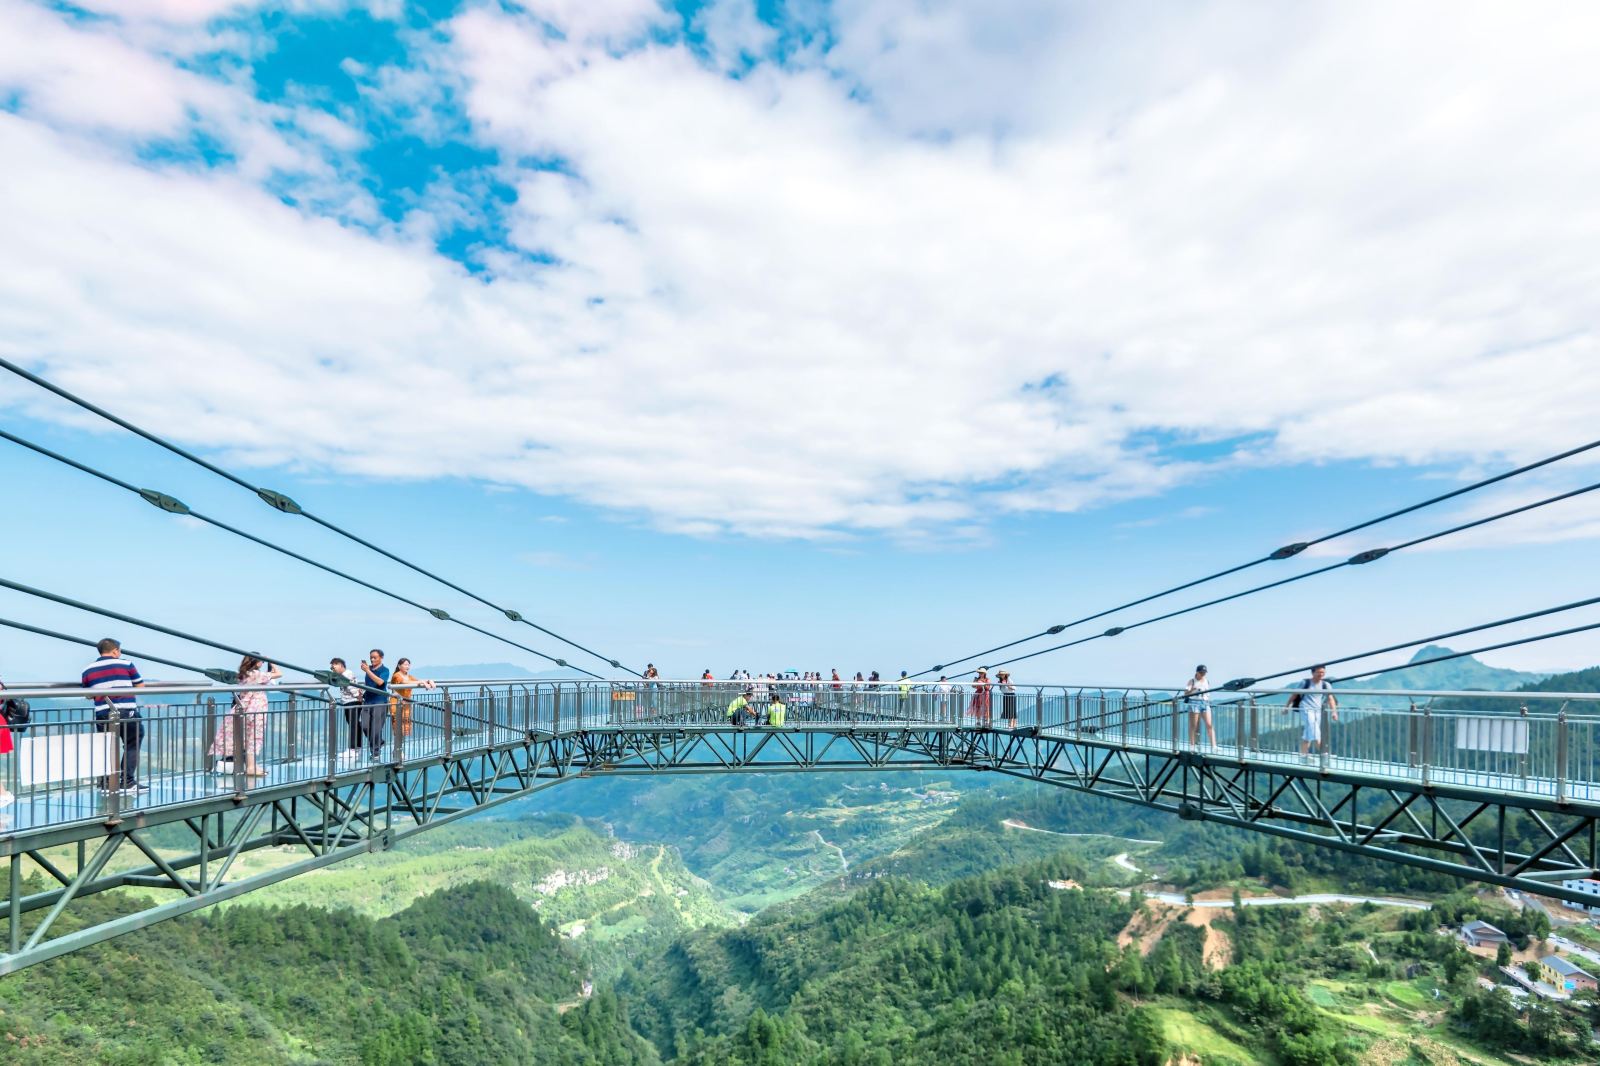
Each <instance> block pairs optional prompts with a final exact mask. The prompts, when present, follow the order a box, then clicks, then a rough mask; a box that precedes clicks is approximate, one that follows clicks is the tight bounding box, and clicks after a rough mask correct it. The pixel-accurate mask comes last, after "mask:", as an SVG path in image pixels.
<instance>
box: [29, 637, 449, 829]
mask: <svg viewBox="0 0 1600 1066" xmlns="http://www.w3.org/2000/svg"><path fill="white" fill-rule="evenodd" d="M95 650H96V651H97V652H98V657H97V658H96V659H95V660H94V662H92V663H90V664H89V665H88V666H86V667H84V669H83V673H82V675H81V676H80V678H79V681H80V684H81V686H82V687H83V688H85V689H90V690H93V691H94V692H95V693H97V694H96V695H93V696H91V697H90V699H91V700H92V701H93V703H94V728H95V731H96V732H97V733H110V734H111V735H112V737H113V738H114V740H115V742H116V749H115V754H116V758H115V761H114V764H115V768H114V769H113V770H112V772H111V773H109V774H108V775H107V776H106V777H105V778H104V779H102V780H101V781H100V783H99V785H98V787H99V789H100V791H101V792H103V793H113V792H115V793H120V794H123V795H137V794H138V793H141V792H148V791H149V790H150V786H149V785H148V784H147V783H146V782H144V781H141V780H140V779H139V761H140V753H141V751H142V749H143V746H144V740H145V726H144V720H143V718H142V717H141V716H140V714H139V702H138V698H137V696H135V695H134V691H133V690H134V689H138V688H143V687H144V684H145V679H144V677H143V675H141V674H140V673H139V667H138V666H136V665H135V664H134V663H133V662H132V660H130V659H128V658H127V657H126V656H124V655H123V654H122V644H121V642H120V641H118V640H116V639H114V638H112V637H107V638H106V639H104V640H102V641H100V642H99V643H98V644H97V645H96V646H95ZM357 663H358V665H359V666H360V668H361V669H360V672H359V673H358V672H357V671H356V670H354V669H351V668H350V666H349V665H348V664H347V663H346V662H345V660H344V659H342V658H339V657H338V656H335V657H334V658H333V659H331V660H329V663H328V668H329V671H330V676H333V677H336V678H339V679H341V680H342V681H343V682H344V684H342V685H340V686H338V688H337V696H336V699H337V702H338V704H339V708H340V710H341V711H342V712H343V719H344V725H345V730H344V739H345V748H344V750H343V751H342V752H341V753H340V755H339V759H340V761H341V762H346V763H349V762H354V761H356V760H358V759H359V758H360V757H361V756H362V754H363V753H365V754H367V755H369V756H370V757H371V758H372V759H373V760H374V761H376V760H378V759H381V758H382V755H383V749H384V744H385V741H386V739H387V733H388V729H389V726H390V723H391V722H392V723H393V724H394V728H395V729H396V730H397V731H398V733H399V735H400V736H402V737H405V736H410V735H411V718H412V711H413V707H414V704H415V698H416V697H415V693H416V690H417V689H432V688H435V687H437V686H436V685H435V684H434V682H432V681H429V680H426V679H424V678H420V677H417V676H416V675H415V674H413V673H412V672H411V660H410V659H406V658H401V659H400V660H399V661H397V662H396V663H395V664H394V668H393V669H392V670H391V669H390V667H388V666H387V665H385V664H384V653H383V650H382V649H380V648H373V649H372V650H371V651H370V652H368V653H367V657H366V658H365V659H361V660H357ZM282 677H283V672H282V671H281V670H279V669H278V668H277V666H275V665H274V664H272V663H270V662H267V661H266V660H265V659H262V658H260V657H259V656H255V655H246V656H245V657H244V659H243V660H242V661H241V662H240V663H239V670H238V681H237V682H236V684H237V685H238V686H240V687H239V688H238V689H237V690H236V691H235V692H234V694H233V699H232V701H231V703H230V705H229V707H228V709H227V711H226V713H225V714H223V715H222V717H221V718H220V719H218V721H217V724H216V732H215V733H214V734H213V736H212V738H211V742H210V745H209V747H208V748H207V749H206V754H207V755H209V756H210V757H211V759H212V766H213V768H214V769H215V770H216V772H224V770H225V769H226V768H225V767H224V766H223V764H225V763H226V764H229V765H230V766H231V767H232V768H233V769H235V770H237V771H239V772H242V773H243V774H244V776H246V777H252V778H262V777H266V776H267V772H266V771H265V770H263V769H261V765H260V761H259V760H260V757H261V750H262V747H263V746H264V744H265V742H266V735H267V707H268V688H269V687H270V686H271V685H273V684H276V683H277V682H278V681H279V680H280V679H281V678H282ZM4 688H5V686H4V685H3V684H0V689H4ZM99 693H104V695H100V694H99ZM19 705H20V706H19ZM0 707H3V709H4V712H5V714H4V721H3V722H0V754H5V753H7V752H9V751H11V750H12V748H13V746H14V742H13V739H12V734H13V733H21V732H23V731H24V730H26V728H27V726H26V724H25V722H26V720H27V714H28V711H27V708H26V704H25V701H22V700H0ZM13 800H14V797H13V796H12V795H11V793H10V792H9V791H8V790H7V789H6V788H5V787H4V785H0V807H5V806H7V805H9V804H10V803H12V802H13Z"/></svg>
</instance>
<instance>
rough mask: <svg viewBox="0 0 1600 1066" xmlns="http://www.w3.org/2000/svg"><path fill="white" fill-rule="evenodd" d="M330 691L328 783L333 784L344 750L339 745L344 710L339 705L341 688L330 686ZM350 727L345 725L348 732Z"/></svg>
mask: <svg viewBox="0 0 1600 1066" xmlns="http://www.w3.org/2000/svg"><path fill="white" fill-rule="evenodd" d="M328 691H329V692H330V693H331V695H330V696H329V697H328V729H327V734H328V735H327V741H328V775H327V776H328V784H330V785H331V784H333V777H334V771H335V770H337V769H338V766H339V753H340V752H341V751H343V750H344V749H343V748H342V747H340V745H339V719H340V718H341V717H343V716H342V715H341V713H340V712H341V711H342V710H343V708H341V707H340V706H339V690H338V689H337V688H330V689H329V690H328ZM349 728H350V727H349V726H346V727H345V729H346V731H347V732H348V730H349Z"/></svg>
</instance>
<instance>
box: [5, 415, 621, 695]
mask: <svg viewBox="0 0 1600 1066" xmlns="http://www.w3.org/2000/svg"><path fill="white" fill-rule="evenodd" d="M0 439H4V440H8V441H10V442H11V443H13V444H17V445H20V446H21V447H24V448H27V449H28V450H29V451H33V452H37V453H38V454H39V455H43V456H45V457H47V458H50V459H54V460H55V461H56V462H58V463H63V464H65V465H67V466H70V467H72V468H73V469H74V470H80V471H82V472H83V473H85V474H88V475H90V476H91V477H97V478H99V479H100V480H101V481H104V482H106V483H108V484H111V485H115V486H116V487H117V488H119V489H125V490H127V491H128V492H131V493H133V494H134V495H135V496H138V497H140V498H141V499H143V500H145V501H146V502H147V503H150V504H151V505H152V506H155V507H159V508H160V509H161V510H163V511H167V512H169V513H171V514H176V515H182V516H184V517H187V518H195V519H198V520H200V521H201V522H205V523H206V524H207V525H211V526H215V527H216V528H218V529H220V530H223V531H224V532H227V533H232V534H233V535H234V536H236V537H242V538H243V539H245V540H248V541H250V542H251V543H253V544H259V545H261V546H262V547H263V548H270V549H271V550H272V551H275V552H278V553H279V554H281V555H287V556H288V557H289V558H291V559H297V560H299V561H300V562H302V563H305V564H306V565H307V566H314V567H316V568H317V569H318V570H321V571H323V572H324V573H328V574H332V575H333V576H334V577H340V578H343V579H345V580H346V581H349V582H353V583H354V584H357V585H360V586H361V587H362V588H365V589H371V590H372V591H373V592H376V593H378V594H379V595H381V596H387V597H389V598H390V599H391V600H395V601H396V602H398V603H403V604H406V605H407V606H409V607H415V608H417V609H418V610H421V611H426V612H427V613H428V614H430V615H432V616H433V617H435V618H437V619H439V620H440V621H442V622H453V623H455V624H456V625H458V626H463V627H465V628H467V629H470V630H472V631H473V632H474V633H481V634H483V635H484V636H486V637H489V638H491V639H493V640H497V641H499V642H500V643H502V644H507V645H509V646H511V647H513V648H519V649H521V650H522V651H525V652H528V653H529V654H532V655H537V656H538V657H539V658H541V659H545V660H547V661H549V662H552V663H555V664H556V665H557V666H564V667H567V668H569V669H572V670H577V671H578V672H579V673H581V674H586V675H588V676H589V677H592V678H594V679H595V680H597V681H599V680H603V679H602V678H601V677H600V675H599V674H596V673H592V672H591V671H588V670H585V669H583V668H582V667H578V666H573V665H572V664H571V663H569V662H567V660H565V659H560V658H557V657H556V656H554V655H547V654H545V653H544V652H542V651H540V650H539V649H537V648H530V647H528V646H527V645H526V644H521V643H518V642H517V641H514V640H511V639H510V638H508V637H502V636H501V635H500V634H498V633H492V632H490V631H489V630H487V629H480V628H479V627H478V626H475V625H473V624H472V623H470V622H464V621H462V620H461V619H459V618H457V617H455V616H454V615H451V614H449V613H448V612H446V611H443V610H441V609H439V608H437V607H429V606H428V605H427V604H424V603H418V602H417V601H416V600H413V599H410V598H409V597H406V596H402V595H401V594H400V593H398V592H393V591H391V590H389V589H386V588H383V587H382V586H380V585H374V584H373V583H372V582H370V581H364V580H362V579H361V578H359V577H355V576H354V575H352V574H347V573H345V572H344V571H342V570H339V569H336V568H334V567H332V566H328V565H327V564H325V563H320V562H318V561H317V560H315V559H312V558H310V557H309V556H305V555H301V554H300V553H299V552H297V551H293V550H291V549H289V548H285V547H284V546H282V545H281V544H276V543H274V542H273V541H270V540H267V539H265V538H263V537H258V536H256V535H255V534H254V533H249V532H246V531H245V530H243V529H239V528H238V527H236V526H232V525H229V524H228V523H227V522H224V521H222V520H221V519H218V518H212V517H211V516H210V515H205V514H201V513H200V512H199V511H196V510H194V509H192V508H191V507H189V506H188V505H187V504H185V503H184V502H183V501H182V500H178V499H174V498H173V497H171V496H168V495H167V494H166V493H163V492H157V491H155V490H154V489H141V488H139V487H138V486H137V485H131V484H129V483H128V482H126V481H123V480H122V479H121V478H118V477H114V476H112V475H111V474H108V473H106V472H105V471H103V470H96V469H95V468H94V467H92V466H89V465H88V464H86V463H80V462H78V461H77V460H76V459H69V458H68V457H67V456H65V455H61V454H59V453H57V452H53V451H51V450H50V449H49V448H46V447H44V446H43V445H40V444H35V443H34V442H33V441H30V440H27V439H25V438H23V437H19V436H17V435H16V434H15V433H11V432H8V431H7V430H4V429H0Z"/></svg>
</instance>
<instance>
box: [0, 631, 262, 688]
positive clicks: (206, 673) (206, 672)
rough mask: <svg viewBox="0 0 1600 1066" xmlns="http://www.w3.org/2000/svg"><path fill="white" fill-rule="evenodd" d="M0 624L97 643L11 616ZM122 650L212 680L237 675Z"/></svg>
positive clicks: (91, 644)
mask: <svg viewBox="0 0 1600 1066" xmlns="http://www.w3.org/2000/svg"><path fill="white" fill-rule="evenodd" d="M0 626H6V627H7V628H9V629H19V630H21V631H23V632H24V633H35V634H37V635H39V636H41V637H51V638H53V639H55V640H61V641H65V642H66V643H68V644H83V645H85V646H87V647H90V648H92V647H94V646H95V644H96V643H98V642H97V641H94V640H91V639H89V638H88V637H75V636H73V635H72V634H71V633H62V632H59V631H57V630H54V629H44V628H43V627H41V626H33V625H29V624H28V623H26V622H18V621H16V620H14V619H11V618H0ZM122 651H123V653H124V654H125V655H129V656H131V657H133V658H135V659H144V660H146V661H147V662H152V663H160V664H161V665H162V666H171V667H175V668H177V669H179V670H187V671H189V672H190V673H191V674H199V675H201V676H202V677H209V678H211V679H212V680H213V681H221V682H222V683H223V684H231V683H232V682H229V681H224V680H223V678H225V677H227V676H229V675H232V676H234V677H237V676H238V675H237V674H235V673H234V672H233V671H232V670H218V669H214V668H212V667H207V666H196V665H194V664H193V663H186V662H182V661H180V660H178V659H164V658H162V657H161V656H159V655H151V654H150V653H149V652H147V651H134V650H133V649H132V648H123V649H122Z"/></svg>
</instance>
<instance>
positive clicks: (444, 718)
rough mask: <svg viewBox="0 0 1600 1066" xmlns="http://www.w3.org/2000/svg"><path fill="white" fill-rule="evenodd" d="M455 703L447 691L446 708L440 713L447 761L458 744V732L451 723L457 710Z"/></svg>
mask: <svg viewBox="0 0 1600 1066" xmlns="http://www.w3.org/2000/svg"><path fill="white" fill-rule="evenodd" d="M455 702H456V701H455V697H454V696H452V695H450V690H449V689H445V690H444V706H443V708H441V709H440V711H439V718H440V721H441V722H442V723H443V728H444V757H445V758H446V759H448V758H449V757H450V753H451V751H452V750H454V747H455V742H456V731H455V728H454V727H453V726H452V725H451V723H450V718H451V714H452V712H453V711H454V710H455Z"/></svg>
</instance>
